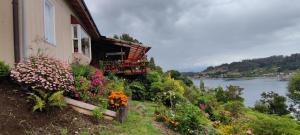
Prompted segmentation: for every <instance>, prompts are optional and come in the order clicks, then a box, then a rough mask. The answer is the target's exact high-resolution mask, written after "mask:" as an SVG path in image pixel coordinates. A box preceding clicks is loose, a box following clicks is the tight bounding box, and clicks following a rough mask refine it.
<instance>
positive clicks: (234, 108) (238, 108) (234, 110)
mask: <svg viewBox="0 0 300 135" xmlns="http://www.w3.org/2000/svg"><path fill="white" fill-rule="evenodd" d="M243 108H244V104H243V103H242V102H240V101H230V102H228V103H226V104H224V109H225V110H226V111H229V112H230V113H231V116H233V117H235V118H237V117H239V115H240V114H242V111H243Z"/></svg>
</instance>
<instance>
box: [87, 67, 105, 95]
mask: <svg viewBox="0 0 300 135" xmlns="http://www.w3.org/2000/svg"><path fill="white" fill-rule="evenodd" d="M106 81H107V79H106V77H105V76H104V75H103V73H102V72H101V71H100V70H99V69H96V70H95V72H94V73H93V74H92V76H91V89H92V91H93V92H94V93H98V94H102V93H103V91H104V83H105V82H106Z"/></svg>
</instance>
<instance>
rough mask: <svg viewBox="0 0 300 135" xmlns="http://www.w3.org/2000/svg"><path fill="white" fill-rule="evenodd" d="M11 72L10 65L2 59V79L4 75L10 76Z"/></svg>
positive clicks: (0, 69)
mask: <svg viewBox="0 0 300 135" xmlns="http://www.w3.org/2000/svg"><path fill="white" fill-rule="evenodd" d="M9 72H10V67H9V65H7V64H5V63H4V62H3V61H0V79H1V78H2V77H5V76H8V75H9Z"/></svg>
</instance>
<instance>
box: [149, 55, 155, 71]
mask: <svg viewBox="0 0 300 135" xmlns="http://www.w3.org/2000/svg"><path fill="white" fill-rule="evenodd" d="M155 67H156V65H155V61H154V58H153V57H151V58H150V61H149V68H150V69H151V70H154V69H155Z"/></svg>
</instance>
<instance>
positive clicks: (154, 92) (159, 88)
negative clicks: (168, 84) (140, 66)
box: [147, 82, 163, 101]
mask: <svg viewBox="0 0 300 135" xmlns="http://www.w3.org/2000/svg"><path fill="white" fill-rule="evenodd" d="M162 92H163V83H162V82H154V83H152V84H151V87H150V89H149V92H148V94H147V97H148V99H149V100H151V101H157V100H159V99H158V94H159V93H162Z"/></svg>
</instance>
